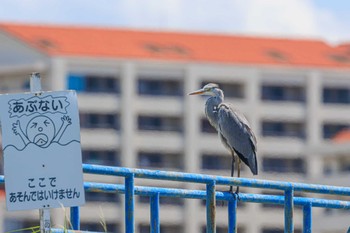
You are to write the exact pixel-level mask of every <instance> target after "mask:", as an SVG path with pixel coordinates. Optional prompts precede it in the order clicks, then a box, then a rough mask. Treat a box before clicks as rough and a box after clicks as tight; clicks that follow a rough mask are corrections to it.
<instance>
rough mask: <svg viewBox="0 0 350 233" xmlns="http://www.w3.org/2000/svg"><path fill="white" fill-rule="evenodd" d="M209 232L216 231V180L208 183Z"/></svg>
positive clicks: (213, 232)
mask: <svg viewBox="0 0 350 233" xmlns="http://www.w3.org/2000/svg"><path fill="white" fill-rule="evenodd" d="M206 208H207V233H216V223H215V215H216V211H215V208H216V197H215V180H212V181H211V182H210V183H207V204H206Z"/></svg>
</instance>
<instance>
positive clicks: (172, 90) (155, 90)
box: [138, 77, 183, 96]
mask: <svg viewBox="0 0 350 233" xmlns="http://www.w3.org/2000/svg"><path fill="white" fill-rule="evenodd" d="M138 93H139V95H151V96H159V95H164V96H182V95H183V84H182V82H180V81H176V80H156V79H147V78H144V77H141V78H140V79H139V81H138Z"/></svg>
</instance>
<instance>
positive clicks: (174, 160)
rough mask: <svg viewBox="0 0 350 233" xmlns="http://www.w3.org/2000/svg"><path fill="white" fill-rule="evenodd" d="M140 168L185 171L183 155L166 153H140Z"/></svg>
mask: <svg viewBox="0 0 350 233" xmlns="http://www.w3.org/2000/svg"><path fill="white" fill-rule="evenodd" d="M137 161H138V166H139V167H141V168H172V169H179V170H181V169H183V163H182V155H181V154H174V153H166V152H139V154H138V160H137Z"/></svg>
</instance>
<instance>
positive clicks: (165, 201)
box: [139, 196, 185, 206]
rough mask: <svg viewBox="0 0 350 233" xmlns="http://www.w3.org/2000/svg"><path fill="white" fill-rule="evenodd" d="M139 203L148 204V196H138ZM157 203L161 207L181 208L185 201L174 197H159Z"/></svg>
mask: <svg viewBox="0 0 350 233" xmlns="http://www.w3.org/2000/svg"><path fill="white" fill-rule="evenodd" d="M139 202H140V203H144V204H149V203H150V197H149V196H139ZM159 203H160V204H161V205H173V206H183V205H184V204H185V199H183V198H176V197H160V198H159Z"/></svg>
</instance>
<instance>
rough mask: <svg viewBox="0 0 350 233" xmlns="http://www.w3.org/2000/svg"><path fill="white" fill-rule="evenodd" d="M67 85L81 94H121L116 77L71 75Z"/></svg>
mask: <svg viewBox="0 0 350 233" xmlns="http://www.w3.org/2000/svg"><path fill="white" fill-rule="evenodd" d="M67 85H68V89H73V90H76V91H81V92H97V93H113V94H119V93H120V82H119V79H118V78H116V77H114V76H102V75H101V76H98V75H83V74H69V75H68V81H67Z"/></svg>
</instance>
